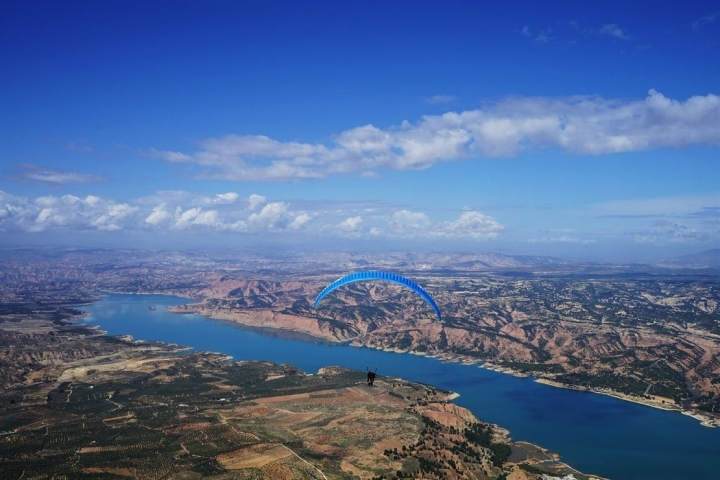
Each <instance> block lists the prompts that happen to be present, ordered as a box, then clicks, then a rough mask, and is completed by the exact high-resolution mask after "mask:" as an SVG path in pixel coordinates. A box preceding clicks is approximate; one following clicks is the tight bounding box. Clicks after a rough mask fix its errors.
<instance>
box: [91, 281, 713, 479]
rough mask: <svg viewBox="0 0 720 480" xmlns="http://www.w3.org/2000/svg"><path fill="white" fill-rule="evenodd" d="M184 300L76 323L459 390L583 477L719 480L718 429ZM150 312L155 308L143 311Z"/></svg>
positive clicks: (103, 308) (100, 309)
mask: <svg viewBox="0 0 720 480" xmlns="http://www.w3.org/2000/svg"><path fill="white" fill-rule="evenodd" d="M183 303H187V300H185V299H181V298H177V297H171V296H165V295H130V294H107V295H106V296H105V297H103V298H102V299H100V300H98V301H97V302H95V303H94V304H92V305H89V306H83V307H82V308H81V309H82V310H84V311H86V312H88V313H90V316H88V317H86V318H84V319H83V321H84V322H88V323H91V324H95V325H98V326H99V327H100V328H102V329H103V330H105V331H107V332H108V334H110V335H123V334H128V335H132V336H133V337H134V338H136V339H142V340H156V341H162V342H168V343H176V344H179V345H187V346H191V347H193V348H195V349H197V350H207V351H212V352H220V353H224V354H228V355H232V356H233V359H234V360H238V361H239V360H271V361H274V362H276V363H290V364H293V365H295V366H297V367H299V368H300V369H302V370H303V371H305V372H308V373H314V372H316V371H317V370H318V369H319V368H320V367H323V366H328V365H338V366H343V367H348V368H354V369H358V370H363V371H364V370H365V369H366V368H371V369H374V368H377V373H378V375H379V376H382V375H393V376H398V377H402V378H404V379H406V380H412V381H419V382H423V383H428V384H431V385H434V386H436V387H439V388H443V389H446V390H451V391H454V392H457V393H459V394H460V397H459V398H457V399H456V400H454V402H455V403H457V404H458V405H462V406H463V407H466V408H468V409H469V410H470V411H472V412H473V413H474V414H475V416H477V417H478V418H480V419H481V420H483V421H486V422H492V423H496V424H498V425H500V426H501V427H503V428H507V429H509V430H510V435H511V437H512V438H513V440H524V441H528V442H532V443H535V444H538V445H540V446H543V447H545V448H548V449H549V450H550V451H552V452H555V453H558V454H560V456H561V459H562V460H563V461H564V462H565V463H567V464H569V465H571V466H572V467H574V468H576V469H578V470H580V471H581V472H583V473H588V474H590V473H592V474H597V475H601V476H604V477H609V478H612V479H618V480H623V479H656V480H665V479H667V480H670V479H690V478H703V479H706V478H707V479H709V478H720V429H718V428H707V427H703V426H701V425H700V423H699V422H698V421H697V420H695V419H693V418H691V417H688V416H686V415H682V414H680V413H676V412H666V411H663V410H658V409H654V408H650V407H645V406H642V405H638V404H634V403H630V402H625V401H622V400H618V399H615V398H612V397H608V396H604V395H598V394H592V393H587V392H579V391H574V390H566V389H561V388H554V387H550V386H546V385H542V384H539V383H536V382H534V381H532V379H530V378H517V377H513V376H512V375H506V374H502V373H498V372H494V371H491V370H487V369H483V368H480V367H478V366H469V365H462V364H458V363H449V362H442V361H439V360H436V359H432V358H426V357H422V356H417V355H410V354H398V353H391V352H383V351H379V350H372V349H368V348H356V347H350V346H347V345H334V344H327V343H324V342H320V341H310V340H309V339H296V338H295V339H294V338H288V337H287V336H282V335H280V334H278V333H273V332H272V331H270V332H258V331H253V330H248V329H243V328H239V327H237V326H235V325H232V324H228V323H218V322H215V321H211V320H208V319H206V318H204V317H201V316H199V315H178V314H172V313H169V312H166V311H165V308H167V307H170V306H173V305H180V304H183ZM150 307H153V308H155V309H154V310H152V309H151V308H150Z"/></svg>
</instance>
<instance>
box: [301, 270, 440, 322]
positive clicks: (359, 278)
mask: <svg viewBox="0 0 720 480" xmlns="http://www.w3.org/2000/svg"><path fill="white" fill-rule="evenodd" d="M370 280H382V281H385V282H392V283H397V284H400V285H403V286H405V287H408V288H409V289H410V290H412V291H414V292H415V293H417V294H418V295H420V296H421V297H422V298H423V300H425V301H426V302H427V303H428V304H429V305H430V306H431V307H432V308H433V310H435V314H437V317H438V320H442V316H441V315H440V309H439V308H438V306H437V304H436V303H435V300H433V298H432V297H431V296H430V295H429V294H428V293H427V292H426V291H425V290H423V289H422V288H421V287H420V285H418V284H417V283H415V282H413V281H412V280H409V279H407V278H405V277H402V276H400V275H398V274H396V273H389V272H379V271H368V272H355V273H351V274H350V275H345V276H344V277H341V278H338V279H337V280H335V281H334V282H332V283H331V284H330V285H328V286H327V287H325V288H324V289H323V291H322V292H320V295H318V296H317V298H316V299H315V303H313V308H317V306H318V304H319V303H320V300H322V299H323V297H325V295H327V294H328V293H330V292H332V291H333V290H335V289H336V288H340V287H342V286H343V285H347V284H348V283H352V282H365V281H370Z"/></svg>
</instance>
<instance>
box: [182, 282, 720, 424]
mask: <svg viewBox="0 0 720 480" xmlns="http://www.w3.org/2000/svg"><path fill="white" fill-rule="evenodd" d="M330 278H332V277H330ZM421 280H422V282H423V284H424V285H426V289H427V290H429V291H430V292H431V294H432V295H433V296H434V297H435V299H436V300H437V302H438V304H439V305H440V306H441V308H442V310H443V322H442V323H439V322H437V321H435V319H434V318H433V314H432V311H431V310H430V308H429V307H428V306H427V305H426V304H425V303H424V302H423V301H422V300H421V299H420V298H418V297H416V296H415V295H414V294H413V293H412V292H410V291H408V290H407V289H404V288H402V287H400V286H397V285H393V284H385V283H375V282H372V283H362V284H352V285H348V286H346V287H343V288H342V289H340V290H337V291H335V292H333V294H332V295H331V296H329V297H327V298H326V299H325V300H323V302H322V303H321V305H320V306H319V308H318V310H317V311H315V310H313V309H312V308H311V305H312V301H313V300H314V296H315V295H316V294H317V292H319V291H320V290H321V289H322V286H323V285H324V284H326V283H327V279H326V278H322V279H314V278H307V279H305V280H304V281H299V280H292V281H281V280H279V281H265V280H245V279H241V278H234V277H232V276H228V275H223V276H220V275H218V276H214V277H212V276H211V277H209V278H208V283H209V286H208V288H206V289H203V290H200V291H198V292H196V294H195V296H196V297H197V298H198V299H199V302H197V303H195V304H190V305H186V306H182V307H178V308H176V309H175V311H176V312H193V313H199V314H202V315H206V316H208V317H210V318H215V319H222V320H229V321H235V322H238V323H242V324H244V325H248V326H253V327H262V328H273V329H285V330H291V331H295V332H302V333H304V334H309V335H312V336H315V337H319V338H323V339H326V340H331V341H338V342H351V343H352V344H353V345H358V346H360V345H362V346H368V347H373V348H381V349H387V350H397V351H413V352H416V353H423V354H429V355H436V356H441V357H443V358H448V359H455V360H459V361H476V362H483V363H488V364H491V365H494V366H497V367H503V368H506V369H509V370H512V371H516V372H532V373H533V374H534V375H538V376H541V377H543V378H544V379H545V380H547V381H549V382H551V383H554V384H558V385H566V386H573V387H576V388H591V389H595V390H599V391H604V392H608V393H615V394H617V395H619V396H622V397H623V398H626V399H632V400H635V401H641V402H643V403H647V404H651V405H653V406H659V407H663V408H681V406H682V407H683V408H685V409H686V410H689V411H691V412H694V413H695V414H702V415H704V417H703V418H704V420H706V421H708V422H710V423H712V422H713V420H712V418H713V417H712V414H713V413H714V412H715V410H717V409H718V407H720V405H718V404H717V403H716V402H715V399H717V398H719V397H720V335H719V334H720V286H719V285H718V284H717V283H712V282H707V283H702V282H697V283H688V282H673V281H668V280H662V281H645V280H642V281H639V280H620V281H618V280H602V279H601V280H585V279H562V278H560V279H557V278H553V279H543V278H533V279H522V280H515V279H512V278H510V279H508V278H498V277H480V278H477V277H475V278H444V277H443V278H438V277H426V278H423V279H421Z"/></svg>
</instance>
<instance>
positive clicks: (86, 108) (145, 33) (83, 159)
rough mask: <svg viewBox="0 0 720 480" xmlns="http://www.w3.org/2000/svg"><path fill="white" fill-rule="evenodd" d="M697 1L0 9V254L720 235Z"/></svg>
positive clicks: (554, 251) (571, 243) (611, 254)
mask: <svg viewBox="0 0 720 480" xmlns="http://www.w3.org/2000/svg"><path fill="white" fill-rule="evenodd" d="M719 52H720V0H718V1H709V0H707V1H702V0H700V1H693V2H687V1H682V2H680V1H666V2H655V3H653V4H648V3H647V2H640V1H629V0H625V1H622V2H617V1H602V2H596V1H588V2H557V1H549V2H536V1H530V0H507V1H503V2H473V1H463V2H459V1H454V0H444V1H442V2H440V1H433V2H428V1H390V0H385V1H363V2H342V1H341V2H338V1H329V0H328V1H314V0H307V1H302V2H297V1H288V2H281V1H251V0H246V1H242V2H231V1H217V0H203V1H177V0H176V1H172V2H166V1H159V0H158V1H132V0H127V1H112V0H109V1H103V2H96V1H80V0H76V1H65V2H58V1H33V0H30V1H27V0H23V1H15V0H4V1H2V2H0V246H2V247H8V246H18V245H37V246H54V245H64V246H94V247H126V248H127V247H137V248H184V249H193V248H205V247H221V248H232V247H233V246H238V247H247V246H269V247H271V248H290V249H298V250H303V249H314V250H317V249H328V250H331V249H345V250H347V249H350V250H352V249H357V250H371V251H378V250H392V251H398V250H407V251H424V250H432V251H468V252H497V253H506V254H533V255H552V256H559V257H564V258H571V259H573V258H574V259H585V260H598V261H600V260H602V261H623V262H626V261H648V260H657V259H667V258H672V257H674V256H677V255H682V254H692V253H698V252H702V251H705V250H709V249H712V248H720V53H719Z"/></svg>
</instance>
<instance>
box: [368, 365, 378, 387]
mask: <svg viewBox="0 0 720 480" xmlns="http://www.w3.org/2000/svg"><path fill="white" fill-rule="evenodd" d="M375 372H377V368H376V369H375V371H372V370H370V369H369V368H368V369H367V384H368V385H370V386H371V387H372V384H373V382H374V381H375Z"/></svg>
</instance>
